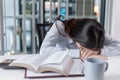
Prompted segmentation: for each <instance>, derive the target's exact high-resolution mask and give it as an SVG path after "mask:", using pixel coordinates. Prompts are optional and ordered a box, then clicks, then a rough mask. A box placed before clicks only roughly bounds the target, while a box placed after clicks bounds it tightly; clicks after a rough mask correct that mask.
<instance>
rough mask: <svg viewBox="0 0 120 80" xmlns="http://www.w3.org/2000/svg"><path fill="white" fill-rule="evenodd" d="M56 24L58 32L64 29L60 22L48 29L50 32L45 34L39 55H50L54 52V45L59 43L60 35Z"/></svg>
mask: <svg viewBox="0 0 120 80" xmlns="http://www.w3.org/2000/svg"><path fill="white" fill-rule="evenodd" d="M56 24H57V25H58V26H59V31H60V32H61V31H63V30H64V29H63V28H64V27H63V26H62V25H61V24H62V22H60V21H56V22H55V23H54V24H53V26H52V27H51V28H50V30H49V31H48V32H47V34H46V36H45V38H44V40H43V42H42V45H41V48H40V54H51V53H52V52H53V51H54V49H55V46H56V44H57V43H58V42H59V39H60V34H59V32H58V29H57V27H56Z"/></svg>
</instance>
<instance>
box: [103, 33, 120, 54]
mask: <svg viewBox="0 0 120 80" xmlns="http://www.w3.org/2000/svg"><path fill="white" fill-rule="evenodd" d="M102 54H103V55H106V56H117V55H120V41H118V40H115V39H113V38H112V37H111V36H109V35H107V34H106V35H105V43H104V48H103V49H102Z"/></svg>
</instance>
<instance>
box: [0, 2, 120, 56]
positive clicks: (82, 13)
mask: <svg viewBox="0 0 120 80" xmlns="http://www.w3.org/2000/svg"><path fill="white" fill-rule="evenodd" d="M119 2H120V1H119V0H0V55H14V54H36V53H39V49H40V46H41V43H42V41H43V39H44V37H45V35H46V32H47V31H48V30H49V29H50V27H51V25H52V23H54V22H55V19H56V17H57V16H59V15H62V16H64V18H63V20H65V19H70V18H92V19H96V20H97V21H99V22H100V23H101V24H102V25H103V26H104V28H105V30H106V33H108V34H109V35H111V36H113V37H114V38H116V39H118V40H119V39H120V37H119V35H120V32H119V18H120V16H119V13H120V10H118V8H119V4H118V3H119Z"/></svg>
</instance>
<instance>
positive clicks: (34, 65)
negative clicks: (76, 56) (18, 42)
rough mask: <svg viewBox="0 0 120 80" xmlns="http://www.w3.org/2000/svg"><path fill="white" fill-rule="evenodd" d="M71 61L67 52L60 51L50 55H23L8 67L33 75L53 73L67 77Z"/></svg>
mask: <svg viewBox="0 0 120 80" xmlns="http://www.w3.org/2000/svg"><path fill="white" fill-rule="evenodd" d="M73 63H74V61H73V59H72V58H71V57H70V56H69V55H67V52H65V51H60V52H56V53H53V54H50V55H43V54H36V55H25V56H23V57H21V58H18V59H16V60H14V61H13V62H12V63H10V64H9V66H20V67H24V68H27V69H28V70H30V71H32V72H35V73H42V72H55V73H59V74H62V75H64V76H68V75H69V72H70V70H71V68H72V66H73Z"/></svg>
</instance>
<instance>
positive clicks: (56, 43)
mask: <svg viewBox="0 0 120 80" xmlns="http://www.w3.org/2000/svg"><path fill="white" fill-rule="evenodd" d="M73 49H76V52H75V54H74V53H73V52H72V50H73ZM60 50H69V51H70V52H71V53H70V55H72V56H73V55H74V56H79V52H80V49H78V47H77V46H76V44H75V42H73V40H72V39H71V38H70V37H69V36H67V35H66V33H65V32H64V25H63V23H62V22H61V21H56V22H55V23H54V24H53V26H52V27H51V28H50V30H49V31H48V32H47V34H46V36H45V38H44V40H43V42H42V45H41V48H40V54H51V53H54V51H60ZM101 54H103V55H106V56H116V55H120V41H117V40H114V39H112V37H110V36H109V35H105V43H104V48H103V49H102V52H101Z"/></svg>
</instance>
